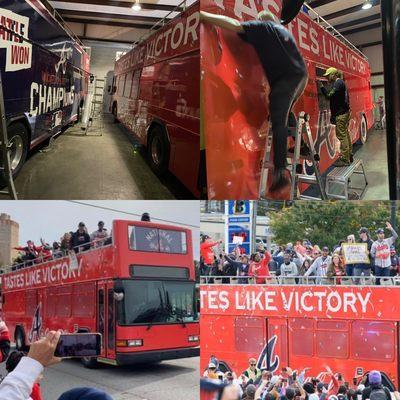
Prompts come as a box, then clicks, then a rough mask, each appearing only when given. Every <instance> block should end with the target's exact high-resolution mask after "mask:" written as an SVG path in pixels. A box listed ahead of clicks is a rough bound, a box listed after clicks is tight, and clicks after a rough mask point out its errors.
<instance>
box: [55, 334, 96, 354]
mask: <svg viewBox="0 0 400 400" xmlns="http://www.w3.org/2000/svg"><path fill="white" fill-rule="evenodd" d="M100 353H101V334H100V333H71V334H63V335H61V336H60V340H59V341H58V345H57V348H56V350H55V352H54V355H55V356H56V357H61V358H69V357H96V356H99V355H100Z"/></svg>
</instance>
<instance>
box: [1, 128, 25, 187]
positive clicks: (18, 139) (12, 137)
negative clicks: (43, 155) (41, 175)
mask: <svg viewBox="0 0 400 400" xmlns="http://www.w3.org/2000/svg"><path fill="white" fill-rule="evenodd" d="M7 133H8V141H9V144H10V150H11V151H10V163H11V170H12V174H13V177H16V176H17V175H18V173H19V171H20V170H21V168H22V166H23V165H24V163H25V160H26V157H27V155H28V130H27V128H26V126H25V125H24V124H23V123H21V122H16V123H14V124H12V125H10V126H9V127H8V128H7ZM0 157H1V155H0ZM1 158H2V157H1ZM1 164H3V161H2V162H1ZM5 185H7V180H6V176H5V174H4V171H0V186H5Z"/></svg>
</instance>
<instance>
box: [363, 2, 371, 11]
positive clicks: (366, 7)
mask: <svg viewBox="0 0 400 400" xmlns="http://www.w3.org/2000/svg"><path fill="white" fill-rule="evenodd" d="M370 8H372V3H371V0H365V1H364V4H363V6H362V9H363V10H369V9H370Z"/></svg>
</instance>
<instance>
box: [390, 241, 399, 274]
mask: <svg viewBox="0 0 400 400" xmlns="http://www.w3.org/2000/svg"><path fill="white" fill-rule="evenodd" d="M399 263H400V259H399V256H398V255H397V253H396V247H394V246H393V245H392V246H390V276H396V275H397V273H398V272H399Z"/></svg>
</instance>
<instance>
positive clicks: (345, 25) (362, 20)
mask: <svg viewBox="0 0 400 400" xmlns="http://www.w3.org/2000/svg"><path fill="white" fill-rule="evenodd" d="M377 19H379V20H380V19H381V14H374V15H370V16H368V17H365V18H359V19H354V20H353V21H349V22H344V23H343V24H338V25H334V27H335V28H336V29H337V30H340V29H344V28H350V27H352V26H356V25H360V24H365V23H366V22H371V21H375V20H377Z"/></svg>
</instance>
